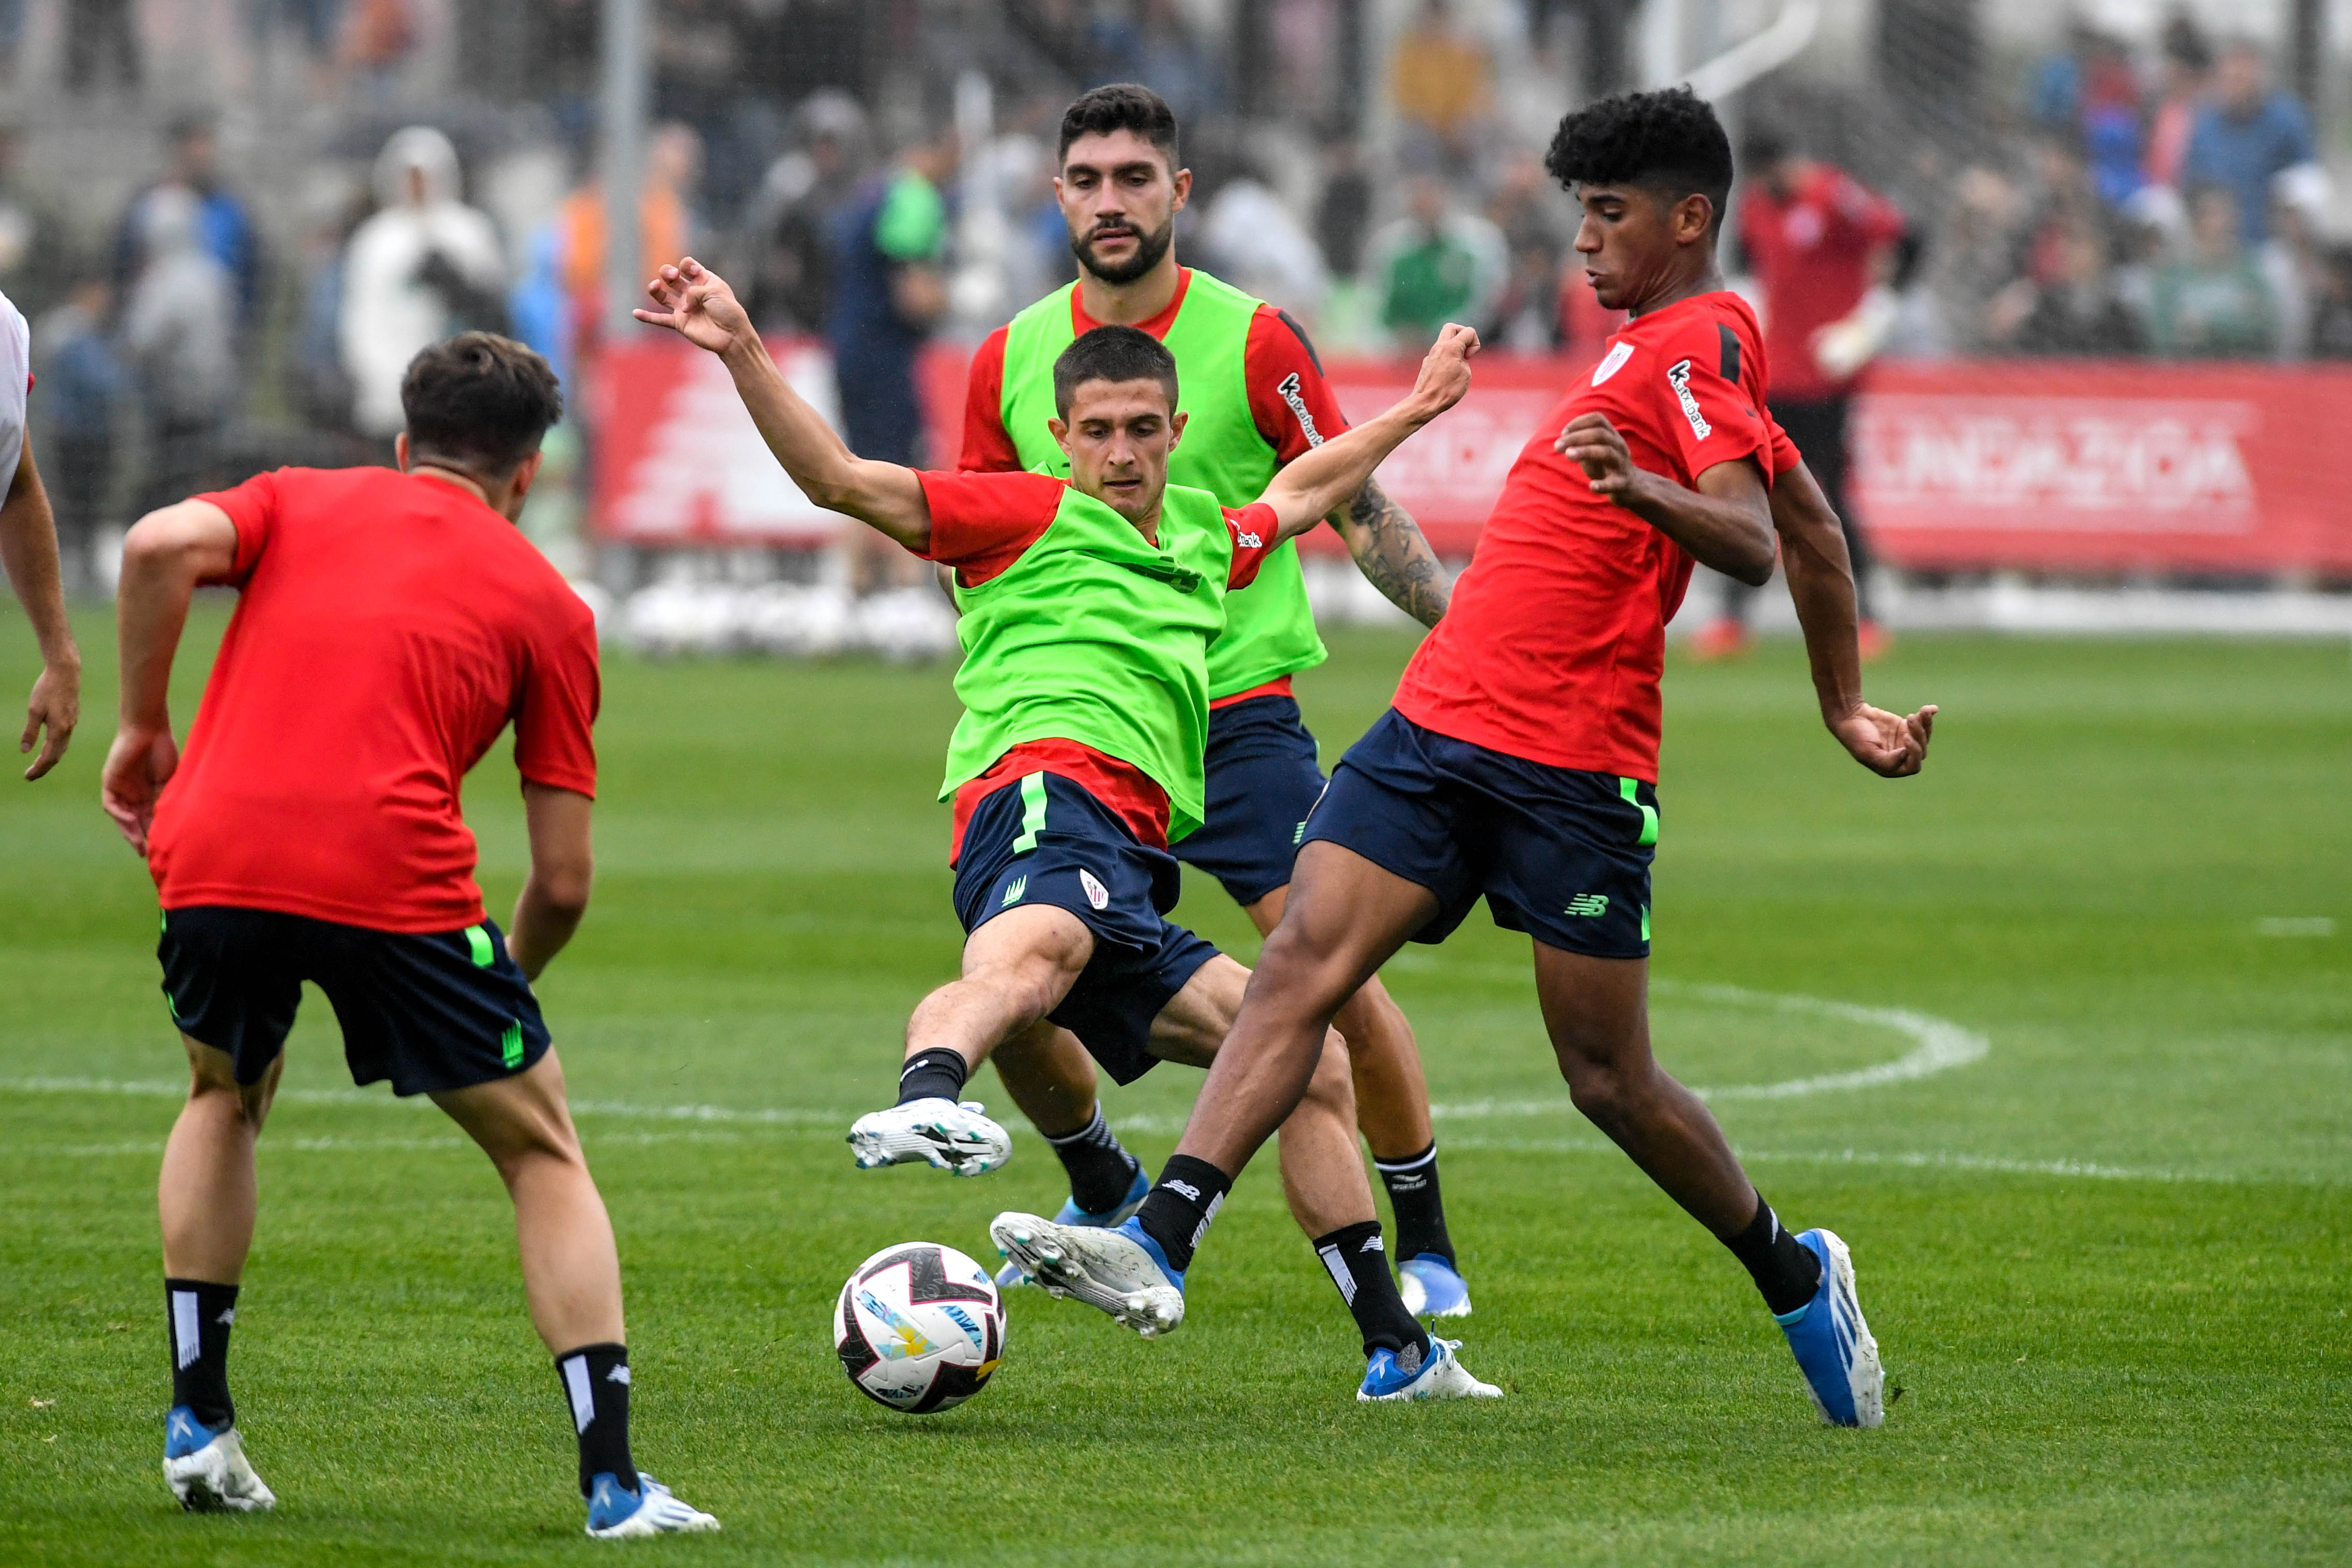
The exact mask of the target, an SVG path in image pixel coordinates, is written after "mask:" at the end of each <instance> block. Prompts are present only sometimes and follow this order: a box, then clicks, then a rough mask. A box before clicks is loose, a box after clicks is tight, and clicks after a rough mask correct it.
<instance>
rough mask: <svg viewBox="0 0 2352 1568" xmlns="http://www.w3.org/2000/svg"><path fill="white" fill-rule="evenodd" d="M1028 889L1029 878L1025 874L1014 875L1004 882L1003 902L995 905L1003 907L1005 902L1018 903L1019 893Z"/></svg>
mask: <svg viewBox="0 0 2352 1568" xmlns="http://www.w3.org/2000/svg"><path fill="white" fill-rule="evenodd" d="M1028 891H1029V879H1028V878H1027V877H1025V876H1016V877H1014V878H1013V880H1012V881H1011V882H1008V883H1005V884H1004V904H1018V903H1020V902H1021V895H1022V894H1024V893H1027V892H1028ZM1004 904H998V905H997V907H998V908H999V909H1002V908H1003V907H1004Z"/></svg>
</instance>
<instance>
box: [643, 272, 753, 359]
mask: <svg viewBox="0 0 2352 1568" xmlns="http://www.w3.org/2000/svg"><path fill="white" fill-rule="evenodd" d="M646 298H648V299H651V300H652V301H653V302H654V306H655V308H653V309H651V310H648V309H646V308H645V307H644V306H642V305H640V306H638V307H637V308H636V309H635V312H633V314H635V317H636V319H638V320H640V321H643V322H645V323H646V324H647V325H649V326H654V327H667V328H668V329H670V330H671V331H673V332H676V333H677V335H678V336H679V337H681V338H684V339H685V340H687V341H688V342H689V343H692V344H693V345H694V346H695V347H696V348H698V349H708V350H710V351H711V352H712V353H714V354H723V353H725V352H726V351H727V350H729V349H730V348H732V347H733V346H734V345H735V344H736V343H738V342H740V341H741V340H743V339H746V338H749V337H752V336H754V335H755V334H753V333H752V331H751V313H750V312H749V311H746V310H745V309H744V308H743V307H742V305H741V303H740V301H738V300H737V299H736V298H735V291H734V290H733V289H732V288H730V287H727V280H726V279H725V278H723V277H719V275H718V274H717V273H715V272H713V271H711V270H710V269H709V267H705V266H703V265H702V263H700V262H698V261H697V260H695V259H694V257H692V256H688V257H687V258H686V259H685V260H684V261H681V262H679V263H678V264H677V266H676V267H663V268H662V269H661V270H660V271H659V272H658V273H656V274H655V275H654V277H653V280H652V281H651V282H649V283H647V284H646Z"/></svg>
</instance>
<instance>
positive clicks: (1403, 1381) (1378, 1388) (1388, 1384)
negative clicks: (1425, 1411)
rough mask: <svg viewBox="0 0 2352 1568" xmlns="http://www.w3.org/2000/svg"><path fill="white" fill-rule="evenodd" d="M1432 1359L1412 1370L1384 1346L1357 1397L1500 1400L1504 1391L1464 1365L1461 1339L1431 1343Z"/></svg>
mask: <svg viewBox="0 0 2352 1568" xmlns="http://www.w3.org/2000/svg"><path fill="white" fill-rule="evenodd" d="M1429 1348H1430V1353H1431V1354H1430V1355H1429V1357H1428V1359H1427V1360H1425V1361H1423V1363H1422V1364H1421V1365H1420V1366H1418V1367H1414V1368H1411V1369H1408V1368H1406V1367H1405V1366H1404V1365H1402V1364H1400V1363H1399V1362H1398V1360H1397V1357H1396V1353H1395V1352H1394V1351H1391V1350H1390V1349H1388V1348H1387V1347H1386V1346H1382V1347H1381V1349H1379V1350H1376V1351H1374V1352H1372V1358H1371V1361H1370V1364H1367V1365H1366V1366H1365V1368H1364V1382H1363V1386H1362V1387H1360V1388H1359V1389H1357V1390H1356V1397H1357V1398H1359V1399H1361V1400H1364V1401H1366V1402H1368V1403H1369V1402H1370V1401H1373V1400H1381V1399H1500V1398H1501V1397H1502V1396H1503V1391H1502V1390H1501V1389H1499V1388H1497V1387H1496V1386H1495V1385H1493V1384H1491V1383H1481V1382H1479V1381H1478V1380H1477V1378H1475V1377H1474V1376H1472V1375H1471V1373H1470V1369H1469V1368H1468V1367H1466V1366H1465V1365H1463V1364H1462V1358H1461V1357H1459V1356H1457V1355H1455V1354H1454V1352H1455V1351H1458V1350H1460V1349H1461V1348H1462V1342H1461V1341H1460V1340H1458V1339H1438V1338H1436V1337H1434V1336H1432V1338H1431V1339H1430V1342H1429Z"/></svg>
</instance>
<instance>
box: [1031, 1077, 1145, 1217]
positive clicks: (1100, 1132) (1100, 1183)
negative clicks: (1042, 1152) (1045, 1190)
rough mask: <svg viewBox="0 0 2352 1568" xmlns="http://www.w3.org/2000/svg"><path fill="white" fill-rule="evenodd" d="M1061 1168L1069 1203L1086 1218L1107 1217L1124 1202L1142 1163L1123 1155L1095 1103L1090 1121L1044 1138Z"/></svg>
mask: <svg viewBox="0 0 2352 1568" xmlns="http://www.w3.org/2000/svg"><path fill="white" fill-rule="evenodd" d="M1045 1141H1046V1142H1047V1143H1049V1144H1051V1145H1054V1152H1055V1154H1056V1155H1060V1156H1061V1158H1062V1168H1063V1169H1064V1170H1066V1171H1067V1172H1069V1173H1070V1201H1072V1202H1073V1203H1075V1204H1076V1205H1077V1206H1078V1207H1080V1208H1083V1209H1085V1210H1086V1211H1087V1213H1088V1214H1108V1213H1109V1212H1110V1211H1111V1210H1112V1209H1114V1208H1117V1207H1118V1206H1119V1205H1120V1204H1122V1203H1125V1202H1126V1201H1127V1190H1128V1188H1129V1187H1131V1186H1134V1185H1135V1173H1136V1172H1138V1171H1139V1170H1141V1169H1142V1168H1143V1162H1142V1161H1140V1160H1139V1159H1137V1158H1136V1157H1135V1156H1134V1155H1130V1154H1129V1153H1128V1152H1127V1150H1126V1148H1125V1147H1124V1146H1123V1145H1120V1143H1119V1141H1118V1134H1117V1133H1114V1132H1112V1131H1111V1130H1110V1124H1109V1123H1108V1122H1106V1121H1104V1120H1103V1113H1102V1103H1101V1102H1100V1101H1097V1102H1096V1103H1095V1116H1094V1120H1093V1121H1091V1122H1088V1123H1087V1124H1086V1125H1085V1126H1083V1127H1080V1128H1079V1129H1078V1130H1077V1131H1076V1132H1075V1133H1065V1134H1062V1135H1061V1136H1060V1137H1058V1138H1056V1137H1052V1136H1048V1137H1047V1138H1046V1139H1045Z"/></svg>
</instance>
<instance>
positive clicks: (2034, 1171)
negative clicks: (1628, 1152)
mask: <svg viewBox="0 0 2352 1568" xmlns="http://www.w3.org/2000/svg"><path fill="white" fill-rule="evenodd" d="M1445 1146H1446V1147H1447V1148H1449V1149H1481V1150H1492V1151H1498V1152H1502V1153H1508V1154H1528V1155H1615V1154H1617V1153H1618V1152H1619V1151H1618V1148H1617V1145H1614V1144H1612V1143H1611V1142H1609V1141H1608V1140H1607V1139H1605V1138H1484V1137H1480V1136H1478V1135H1477V1134H1469V1135H1467V1136H1465V1137H1458V1138H1457V1137H1449V1138H1447V1139H1446V1140H1445ZM1733 1152H1734V1153H1736V1154H1738V1156H1739V1158H1740V1160H1741V1161H1742V1162H1743V1163H1745V1164H1749V1165H1809V1166H1895V1167H1897V1168H1899V1169H1905V1170H1952V1171H1984V1172H1990V1173H1993V1174H1995V1175H2000V1176H2067V1177H2072V1178H2074V1179H2076V1180H2084V1181H2137V1182H2188V1183H2198V1184H2210V1185H2213V1186H2236V1185H2240V1184H2245V1183H2259V1184H2264V1185H2268V1184H2274V1183H2292V1184H2294V1185H2295V1186H2345V1185H2347V1184H2346V1181H2345V1178H2344V1177H2342V1176H2331V1175H2328V1174H2326V1173H2325V1172H2303V1173H2287V1174H2283V1175H2276V1176H2272V1175H2263V1176H2232V1175H2229V1174H2226V1173H2220V1172H2204V1171H2176V1170H2165V1169H2161V1168H2151V1167H2148V1166H2111V1165H2102V1164H2099V1163H2098V1162H2096V1161H2093V1160H2015V1159H2005V1158H2002V1157H2000V1156H1999V1155H1964V1154H1956V1153H1953V1152H1951V1151H1948V1150H1917V1149H1915V1150H1894V1151H1878V1150H1872V1149H1750V1148H1744V1147H1736V1148H1735V1149H1734V1151H1733Z"/></svg>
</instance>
